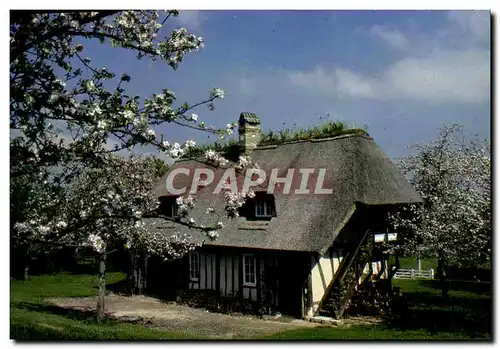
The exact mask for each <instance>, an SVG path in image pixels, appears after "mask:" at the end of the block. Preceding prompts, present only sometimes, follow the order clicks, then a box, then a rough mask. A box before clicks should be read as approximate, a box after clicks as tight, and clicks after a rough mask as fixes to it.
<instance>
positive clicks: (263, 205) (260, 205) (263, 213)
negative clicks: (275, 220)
mask: <svg viewBox="0 0 500 349" xmlns="http://www.w3.org/2000/svg"><path fill="white" fill-rule="evenodd" d="M271 215H272V214H271V205H270V204H269V202H268V200H266V198H257V199H256V200H255V217H270V216H271Z"/></svg>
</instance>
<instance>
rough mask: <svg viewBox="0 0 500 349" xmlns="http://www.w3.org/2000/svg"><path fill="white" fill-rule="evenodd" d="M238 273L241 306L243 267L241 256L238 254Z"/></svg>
mask: <svg viewBox="0 0 500 349" xmlns="http://www.w3.org/2000/svg"><path fill="white" fill-rule="evenodd" d="M238 260H239V262H238V271H239V280H238V281H239V284H240V293H241V295H240V298H241V304H243V298H244V297H243V271H244V268H245V266H244V265H243V255H242V254H241V253H240V255H239V257H238Z"/></svg>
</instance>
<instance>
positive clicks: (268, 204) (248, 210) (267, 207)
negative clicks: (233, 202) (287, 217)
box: [240, 192, 276, 219]
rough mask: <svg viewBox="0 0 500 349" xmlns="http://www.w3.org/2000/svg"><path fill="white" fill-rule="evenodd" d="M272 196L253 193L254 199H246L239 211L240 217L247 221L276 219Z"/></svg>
mask: <svg viewBox="0 0 500 349" xmlns="http://www.w3.org/2000/svg"><path fill="white" fill-rule="evenodd" d="M275 207H276V206H275V203H274V196H273V195H272V194H267V193H262V192H261V193H259V192H257V193H255V197H254V198H252V199H248V200H247V201H246V202H245V204H244V205H243V207H242V208H241V209H240V215H241V216H243V217H246V218H247V219H256V218H257V219H271V218H272V217H276V208H275Z"/></svg>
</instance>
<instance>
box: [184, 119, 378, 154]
mask: <svg viewBox="0 0 500 349" xmlns="http://www.w3.org/2000/svg"><path fill="white" fill-rule="evenodd" d="M344 135H360V136H368V132H367V131H366V129H362V128H357V127H354V126H352V127H349V126H347V124H346V123H344V122H341V121H328V122H326V123H324V124H323V125H318V126H312V127H308V128H284V129H282V130H280V131H273V130H269V131H268V132H261V137H260V142H259V144H258V145H257V148H259V147H265V146H272V145H281V144H286V143H290V142H297V141H307V140H320V139H325V138H333V137H338V136H344ZM210 149H211V150H214V151H216V152H219V153H226V154H230V155H236V154H239V143H238V141H237V140H235V139H230V140H228V141H227V142H224V143H219V142H215V143H211V144H200V145H196V146H195V147H192V148H190V149H189V151H188V152H186V153H185V154H184V155H183V156H182V157H181V159H189V158H196V157H199V156H203V155H204V154H205V152H206V151H207V150H210Z"/></svg>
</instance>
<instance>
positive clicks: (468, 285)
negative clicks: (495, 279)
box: [414, 280, 491, 295]
mask: <svg viewBox="0 0 500 349" xmlns="http://www.w3.org/2000/svg"><path fill="white" fill-rule="evenodd" d="M414 282H418V283H419V284H420V285H421V286H424V287H428V288H433V289H435V290H439V291H440V290H441V282H440V281H439V280H414ZM447 282H448V285H449V289H450V291H462V292H470V293H475V294H481V295H482V294H488V293H491V283H490V282H474V281H460V280H449V281H447Z"/></svg>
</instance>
